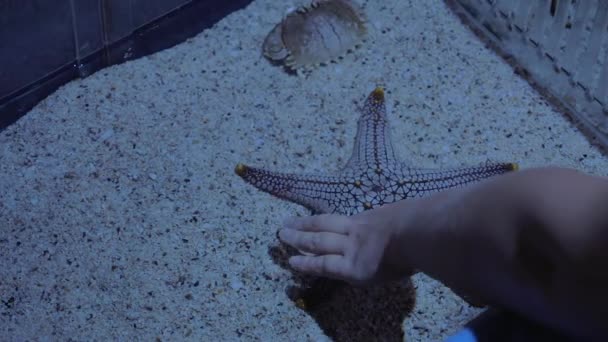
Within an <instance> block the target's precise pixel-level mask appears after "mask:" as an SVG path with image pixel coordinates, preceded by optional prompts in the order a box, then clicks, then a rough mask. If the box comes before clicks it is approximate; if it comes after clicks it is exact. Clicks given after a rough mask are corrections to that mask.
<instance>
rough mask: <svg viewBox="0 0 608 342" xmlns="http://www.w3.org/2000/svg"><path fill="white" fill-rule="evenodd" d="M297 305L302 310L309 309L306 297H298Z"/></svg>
mask: <svg viewBox="0 0 608 342" xmlns="http://www.w3.org/2000/svg"><path fill="white" fill-rule="evenodd" d="M296 306H297V307H298V308H300V309H302V310H306V309H307V307H308V306H307V305H306V301H305V300H304V298H298V299H296Z"/></svg>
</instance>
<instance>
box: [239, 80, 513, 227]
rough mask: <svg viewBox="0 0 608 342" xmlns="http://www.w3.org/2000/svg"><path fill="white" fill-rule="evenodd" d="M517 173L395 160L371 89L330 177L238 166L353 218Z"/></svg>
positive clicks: (261, 183) (504, 166) (271, 187)
mask: <svg viewBox="0 0 608 342" xmlns="http://www.w3.org/2000/svg"><path fill="white" fill-rule="evenodd" d="M517 169H518V165H517V164H516V163H486V164H485V165H480V166H472V167H463V168H452V169H446V170H434V169H420V168H414V167H412V166H410V165H409V164H407V163H404V162H402V161H399V160H398V159H397V157H396V156H395V151H394V149H393V144H392V141H391V138H390V131H389V125H388V120H387V114H386V104H385V99H384V90H383V89H382V88H376V89H374V90H373V91H372V92H371V93H370V94H369V96H368V97H367V99H366V100H365V103H364V105H363V107H362V109H361V116H360V118H359V121H358V122H357V135H356V137H355V143H354V149H353V153H352V155H351V157H350V159H349V161H348V162H347V163H346V165H345V166H344V167H343V168H342V170H340V171H338V172H337V173H334V174H327V175H321V174H294V173H283V172H274V171H268V170H264V169H260V168H255V167H249V166H247V165H244V164H241V163H239V164H237V166H236V168H235V172H236V174H237V175H239V176H240V177H241V178H243V179H244V180H245V181H246V182H248V183H250V184H252V185H253V186H255V187H256V188H258V189H259V190H261V191H264V192H267V193H269V194H271V195H274V196H276V197H278V198H281V199H284V200H288V201H291V202H294V203H297V204H300V205H302V206H304V207H306V208H308V209H309V210H311V211H312V212H313V214H320V213H334V214H342V215H353V214H356V213H359V212H361V211H363V210H369V209H372V208H374V207H377V206H381V205H383V204H388V203H392V202H396V201H400V200H404V199H407V198H414V197H422V196H426V195H429V194H431V193H434V192H439V191H442V190H445V189H448V188H454V187H461V186H465V185H467V184H470V183H474V182H478V181H481V180H483V179H486V178H490V177H492V176H496V175H499V174H503V173H506V172H509V171H514V170H517Z"/></svg>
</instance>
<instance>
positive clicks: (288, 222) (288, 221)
mask: <svg viewBox="0 0 608 342" xmlns="http://www.w3.org/2000/svg"><path fill="white" fill-rule="evenodd" d="M296 221H297V217H288V218H286V219H284V220H283V227H284V228H287V229H293V227H294V224H295V222H296Z"/></svg>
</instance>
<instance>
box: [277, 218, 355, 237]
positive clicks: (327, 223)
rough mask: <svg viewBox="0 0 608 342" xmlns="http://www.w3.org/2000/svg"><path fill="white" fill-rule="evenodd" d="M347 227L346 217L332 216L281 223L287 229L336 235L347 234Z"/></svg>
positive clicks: (348, 224)
mask: <svg viewBox="0 0 608 342" xmlns="http://www.w3.org/2000/svg"><path fill="white" fill-rule="evenodd" d="M349 226H350V222H349V219H348V217H347V216H342V215H333V214H322V215H315V216H305V217H290V218H288V219H286V220H285V222H284V223H283V227H285V228H287V229H295V230H303V231H309V232H332V233H337V234H347V232H348V229H349Z"/></svg>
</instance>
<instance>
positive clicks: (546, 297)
mask: <svg viewBox="0 0 608 342" xmlns="http://www.w3.org/2000/svg"><path fill="white" fill-rule="evenodd" d="M607 199H608V191H607V181H606V180H604V179H601V178H598V177H591V176H587V175H583V174H581V173H578V172H574V171H571V170H563V169H537V170H527V171H520V172H516V173H513V174H508V175H505V176H501V177H497V178H495V179H493V180H489V181H486V182H483V183H480V184H477V185H474V186H470V187H467V188H462V189H453V190H448V191H445V192H442V193H439V194H436V195H434V196H430V197H427V198H424V199H420V200H417V201H414V202H410V203H409V204H406V203H396V204H394V205H393V207H392V208H389V209H391V210H392V212H393V213H400V214H399V215H392V216H391V215H389V216H390V217H392V219H394V220H395V222H398V221H399V218H403V219H404V220H403V221H402V222H401V227H402V228H401V229H398V230H397V232H398V233H397V238H396V239H395V241H398V245H399V246H400V248H396V249H395V251H396V252H393V253H391V254H393V255H395V256H396V259H395V260H397V259H400V258H403V260H409V262H410V263H411V265H412V266H414V267H416V268H418V269H419V270H421V271H423V272H425V273H427V274H429V275H430V276H432V277H434V278H437V279H439V280H440V281H442V282H444V283H446V284H447V285H449V286H451V287H454V288H456V289H458V290H461V291H464V292H468V293H472V294H475V295H478V296H481V297H482V299H484V300H486V301H488V302H489V303H492V304H496V305H500V306H503V307H508V308H510V309H512V310H515V311H520V312H526V313H529V314H532V315H536V316H537V317H536V318H537V319H548V320H550V321H551V322H552V323H556V321H559V323H560V324H562V323H564V322H562V320H566V321H567V320H570V321H571V322H574V321H576V319H577V318H580V317H582V316H587V317H586V319H591V320H593V319H600V320H601V319H604V320H606V319H608V315H607V311H606V309H605V308H606V304H608V303H606V300H605V298H606V294H605V293H604V292H605V289H606V288H608V257H607V256H606V254H605V250H606V249H608V245H607V244H606V243H607V242H608V238H607V235H608V233H607V232H608V231H607V229H608V227H607V225H606V223H607V222H608V219H607V218H606V216H607V215H608V210H602V209H601V208H604V206H605V205H606V203H607V202H606V200H607ZM408 205H409V207H408ZM406 217H407V218H406ZM396 226H399V223H397V224H396ZM603 253H604V255H602V254H603ZM590 265H593V266H590ZM593 289H596V291H593ZM597 296H600V297H601V298H597ZM598 300H600V301H601V300H604V303H602V304H599V303H598ZM589 307H592V310H591V311H594V310H595V311H594V312H588V310H586V308H589ZM602 315H603V316H602ZM598 322H599V321H598Z"/></svg>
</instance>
